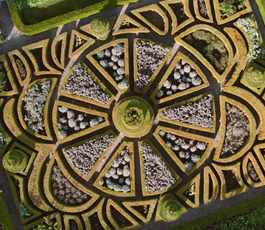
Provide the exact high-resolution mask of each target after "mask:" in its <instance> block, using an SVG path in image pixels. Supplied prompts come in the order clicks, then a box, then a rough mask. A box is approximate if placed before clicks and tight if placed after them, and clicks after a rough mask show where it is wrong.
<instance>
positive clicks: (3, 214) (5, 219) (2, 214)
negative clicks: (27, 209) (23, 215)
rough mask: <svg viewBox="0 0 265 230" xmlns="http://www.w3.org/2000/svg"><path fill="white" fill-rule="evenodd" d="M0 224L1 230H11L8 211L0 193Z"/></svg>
mask: <svg viewBox="0 0 265 230" xmlns="http://www.w3.org/2000/svg"><path fill="white" fill-rule="evenodd" d="M0 224H2V225H3V227H4V228H3V229H7V230H8V229H13V226H12V223H11V220H10V217H9V214H8V211H7V206H6V203H5V201H4V198H3V194H2V192H1V191H0Z"/></svg>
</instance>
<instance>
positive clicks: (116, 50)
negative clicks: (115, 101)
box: [95, 44, 129, 89]
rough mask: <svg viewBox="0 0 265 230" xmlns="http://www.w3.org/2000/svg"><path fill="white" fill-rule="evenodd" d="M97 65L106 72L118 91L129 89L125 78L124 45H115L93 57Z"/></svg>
mask: <svg viewBox="0 0 265 230" xmlns="http://www.w3.org/2000/svg"><path fill="white" fill-rule="evenodd" d="M95 57H96V59H97V60H98V62H99V64H100V65H101V66H102V67H103V68H104V69H105V70H107V72H108V73H109V74H110V76H112V78H113V79H114V80H115V82H116V83H117V84H118V87H119V88H120V89H127V88H128V87H129V83H128V79H126V76H125V62H124V45H123V44H117V45H115V46H113V47H112V48H108V49H105V50H103V51H101V52H98V53H97V54H96V55H95Z"/></svg>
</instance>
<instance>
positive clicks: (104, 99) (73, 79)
mask: <svg viewBox="0 0 265 230" xmlns="http://www.w3.org/2000/svg"><path fill="white" fill-rule="evenodd" d="M64 90H65V91H66V92H68V93H70V94H73V95H77V96H82V97H86V98H89V99H92V100H95V101H98V102H101V103H104V104H107V103H108V102H109V101H110V99H111V95H110V94H109V93H107V92H105V91H104V90H103V89H102V88H101V86H100V85H99V84H98V83H97V82H96V81H95V80H94V79H93V74H92V72H91V70H90V69H89V68H88V67H87V66H86V65H85V64H81V63H79V64H77V65H75V66H74V67H73V69H72V74H71V76H70V77H69V79H68V81H67V83H66V84H65V86H64Z"/></svg>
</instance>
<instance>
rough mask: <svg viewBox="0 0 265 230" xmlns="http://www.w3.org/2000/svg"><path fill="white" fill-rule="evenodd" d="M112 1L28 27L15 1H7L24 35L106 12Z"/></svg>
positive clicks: (128, 0)
mask: <svg viewBox="0 0 265 230" xmlns="http://www.w3.org/2000/svg"><path fill="white" fill-rule="evenodd" d="M110 1H111V0H101V1H100V2H98V3H95V4H93V5H90V6H87V7H85V8H82V9H79V10H73V11H71V12H68V13H65V14H62V15H59V16H56V17H52V18H50V19H47V20H44V21H41V22H39V23H36V24H32V25H26V24H24V23H23V21H22V19H21V17H20V15H19V10H18V8H17V5H16V1H15V0H7V4H8V8H9V11H10V14H11V18H12V21H13V23H14V24H15V25H16V27H17V29H18V30H19V31H20V32H22V33H23V34H26V35H34V34H37V33H41V32H44V31H46V30H49V29H52V28H55V27H57V26H60V25H63V24H67V23H70V22H72V21H75V20H78V19H81V18H85V17H88V16H91V15H93V14H97V13H99V12H100V11H102V10H104V9H105V8H106V7H107V6H108V5H109V4H110ZM136 1H138V0H116V1H115V3H116V5H123V4H128V3H132V2H136Z"/></svg>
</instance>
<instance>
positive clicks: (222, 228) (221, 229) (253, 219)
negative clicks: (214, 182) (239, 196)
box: [216, 206, 265, 230]
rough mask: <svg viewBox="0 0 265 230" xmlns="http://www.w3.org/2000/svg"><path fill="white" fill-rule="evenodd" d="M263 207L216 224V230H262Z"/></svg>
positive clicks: (263, 224)
mask: <svg viewBox="0 0 265 230" xmlns="http://www.w3.org/2000/svg"><path fill="white" fill-rule="evenodd" d="M264 226H265V206H264V207H261V208H257V209H255V210H253V211H252V212H250V213H248V214H245V215H242V216H237V217H233V218H231V219H228V220H226V221H225V222H222V223H220V224H216V230H250V229H253V230H254V229H255V230H258V229H264Z"/></svg>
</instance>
